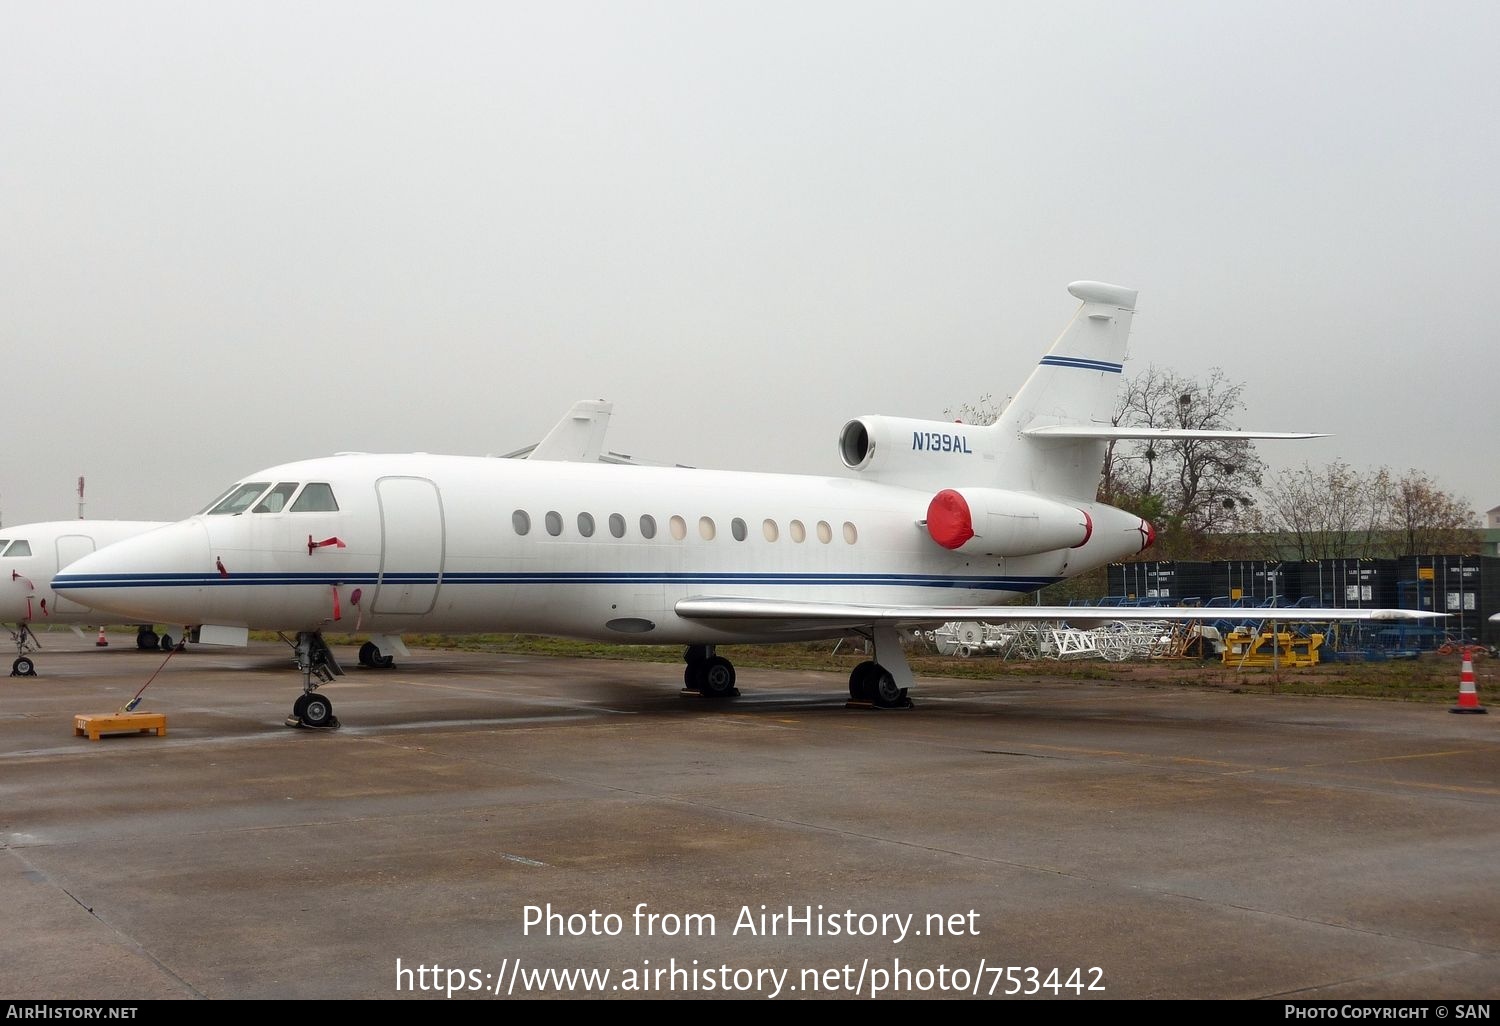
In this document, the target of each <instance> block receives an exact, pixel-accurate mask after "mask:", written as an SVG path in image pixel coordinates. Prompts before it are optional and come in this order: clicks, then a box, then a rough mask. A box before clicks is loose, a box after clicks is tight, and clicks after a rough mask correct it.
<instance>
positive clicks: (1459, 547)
mask: <svg viewBox="0 0 1500 1026" xmlns="http://www.w3.org/2000/svg"><path fill="white" fill-rule="evenodd" d="M1383 473H1384V474H1385V482H1384V489H1383V492H1384V494H1383V499H1384V503H1383V505H1384V513H1385V517H1384V520H1385V524H1384V525H1383V526H1384V527H1385V528H1386V530H1385V531H1383V532H1382V533H1381V535H1380V537H1381V539H1382V541H1383V543H1384V544H1383V546H1382V547H1383V548H1384V549H1385V551H1384V552H1383V553H1379V554H1382V555H1389V556H1425V555H1429V554H1434V553H1444V554H1459V553H1468V552H1476V551H1478V546H1479V533H1478V531H1477V529H1476V527H1475V524H1474V514H1473V513H1472V512H1471V510H1470V508H1469V503H1468V500H1467V499H1462V498H1457V497H1455V496H1452V495H1449V494H1448V493H1447V492H1445V491H1443V490H1442V489H1441V488H1439V487H1438V486H1437V483H1436V482H1434V481H1433V480H1432V478H1431V477H1429V476H1428V475H1427V474H1424V473H1422V472H1421V471H1420V470H1415V469H1412V470H1408V471H1407V472H1406V473H1405V474H1404V475H1402V476H1401V477H1399V478H1393V477H1391V476H1390V473H1389V471H1383Z"/></svg>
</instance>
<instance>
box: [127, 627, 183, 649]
mask: <svg viewBox="0 0 1500 1026" xmlns="http://www.w3.org/2000/svg"><path fill="white" fill-rule="evenodd" d="M176 644H177V639H175V638H173V637H172V635H170V634H168V633H167V632H166V631H162V632H161V637H157V636H156V631H154V630H152V629H151V625H150V624H141V625H140V626H139V627H137V628H136V629H135V647H136V648H138V649H140V650H141V651H142V652H153V651H155V650H157V649H160V650H161V651H163V652H170V651H172V649H173V647H174V646H176Z"/></svg>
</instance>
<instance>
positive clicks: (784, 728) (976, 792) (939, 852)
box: [0, 634, 1500, 1000]
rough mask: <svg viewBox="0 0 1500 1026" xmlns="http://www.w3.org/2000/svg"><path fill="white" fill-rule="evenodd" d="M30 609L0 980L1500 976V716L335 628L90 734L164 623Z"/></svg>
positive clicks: (1047, 991) (1377, 982) (10, 728)
mask: <svg viewBox="0 0 1500 1026" xmlns="http://www.w3.org/2000/svg"><path fill="white" fill-rule="evenodd" d="M43 643H44V644H45V645H46V646H47V647H46V649H44V650H43V651H42V652H41V653H39V654H38V655H37V665H38V671H39V673H40V674H41V675H40V676H38V677H36V678H9V679H8V680H7V681H6V682H5V683H3V684H0V689H3V691H0V694H3V696H4V701H3V703H0V889H3V893H4V894H5V895H6V899H7V900H6V904H7V909H6V915H5V928H4V929H3V930H0V998H24V999H33V998H71V999H87V998H115V999H149V998H200V997H207V998H392V997H403V998H416V999H427V1000H432V999H434V998H436V999H438V1000H446V999H447V995H448V993H449V990H450V988H451V989H452V996H453V999H455V1000H457V999H459V998H476V997H478V998H486V999H489V1000H504V999H506V998H507V997H508V998H510V999H518V998H520V997H522V996H526V997H538V996H548V997H568V996H574V997H585V996H589V997H608V998H624V997H630V996H637V995H641V994H645V995H648V996H651V997H690V998H691V997H720V996H725V995H726V994H727V995H728V996H738V997H758V998H766V997H771V996H775V997H777V998H779V999H788V998H807V997H818V996H837V997H853V996H856V994H857V995H858V996H861V997H865V998H868V997H870V996H872V994H873V995H877V996H880V997H939V996H968V997H975V996H978V997H989V996H994V997H997V998H998V997H1002V996H1006V994H1007V992H1008V991H1020V992H1021V993H1022V994H1023V995H1024V994H1025V993H1026V992H1030V993H1031V995H1032V996H1033V997H1038V998H1043V999H1047V1000H1053V999H1068V1000H1073V999H1078V998H1083V999H1089V998H1091V997H1092V998H1185V999H1203V998H1270V999H1284V1000H1295V999H1383V998H1411V999H1418V998H1451V999H1493V998H1496V997H1500V958H1497V952H1500V715H1489V716H1454V715H1450V714H1449V712H1448V710H1447V708H1446V707H1444V706H1419V705H1407V704H1401V703H1393V702H1373V701H1360V700H1349V699H1317V698H1311V699H1310V698H1299V697H1270V696H1267V695H1263V694H1260V695H1256V694H1238V695H1236V694H1225V693H1221V692H1220V693H1200V692H1194V691H1188V690H1183V689H1180V688H1176V687H1152V688H1147V687H1141V686H1137V685H1120V684H1111V683H1107V682H1097V681H1061V680H1038V681H1035V682H1016V681H1013V680H1005V681H1002V682H998V683H982V682H974V681H957V680H940V679H925V680H923V681H922V682H921V685H922V686H921V688H920V690H919V691H918V692H917V693H915V694H914V696H913V697H914V698H915V699H916V701H917V707H916V708H914V709H911V710H906V711H900V712H876V711H870V710H851V709H846V708H845V707H844V700H845V697H846V681H845V679H844V678H843V677H842V676H840V675H836V674H822V673H808V672H777V671H756V670H743V669H742V670H741V672H740V675H739V677H740V680H739V684H740V687H741V688H742V689H743V690H744V692H745V693H744V695H743V696H742V697H741V698H739V699H737V700H733V701H730V702H724V703H714V702H708V701H704V700H701V699H696V698H692V697H685V696H683V695H682V694H680V693H679V688H680V682H681V676H682V674H681V667H680V665H665V664H647V663H626V662H608V661H591V660H571V659H545V658H529V657H516V656H505V655H490V654H476V653H462V652H446V651H444V652H432V651H421V652H416V653H414V654H413V656H412V657H411V658H409V659H401V660H399V661H398V665H397V666H396V667H395V668H393V669H389V670H371V669H361V668H359V667H357V666H355V665H354V663H355V660H354V658H353V654H352V653H351V652H347V651H340V653H339V654H340V657H341V658H343V659H344V660H345V666H346V669H347V670H348V671H349V672H348V674H347V675H346V676H345V677H343V678H341V679H340V680H338V681H337V682H335V683H334V684H333V685H330V686H328V687H327V688H326V689H325V693H326V694H327V695H328V696H329V697H330V698H331V699H332V700H333V702H334V705H335V707H336V710H337V715H338V716H339V718H340V719H341V721H342V724H343V725H342V727H341V728H340V729H339V730H337V731H332V732H317V731H307V730H298V729H292V728H288V727H287V726H285V725H284V722H283V721H284V719H285V717H286V715H287V713H288V711H289V710H290V707H291V704H292V700H293V698H294V697H296V694H297V693H298V689H299V686H300V678H299V677H298V675H297V674H296V673H295V671H294V669H293V668H292V665H291V660H290V652H289V650H287V649H285V648H284V647H282V646H279V645H275V644H256V645H254V646H252V647H251V648H250V649H248V650H244V649H241V650H232V649H229V650H213V649H198V650H190V651H185V652H181V653H178V654H175V655H174V656H173V657H172V659H171V660H170V661H169V662H168V663H167V664H166V666H165V667H164V668H163V669H162V670H161V673H160V675H159V677H158V678H157V679H156V681H155V683H153V684H152V685H151V688H150V689H149V690H148V691H147V692H146V700H145V701H144V702H143V703H142V706H141V708H142V709H143V710H150V711H155V712H160V713H164V714H165V715H166V716H167V721H168V732H167V735H166V736H165V737H160V738H158V737H153V736H149V735H144V734H142V735H127V736H117V737H106V738H104V739H102V740H100V741H90V740H88V739H86V738H81V737H75V736H74V735H73V730H72V725H73V717H74V716H75V715H76V714H80V713H106V712H110V711H113V710H115V709H116V708H118V707H119V706H121V705H123V704H124V703H125V701H126V700H128V699H129V697H130V696H131V695H132V694H133V693H134V692H135V691H136V689H137V688H139V687H140V686H141V684H142V683H144V682H145V680H146V679H147V678H148V677H149V676H150V674H151V673H152V672H153V671H154V670H156V669H157V668H158V666H159V665H160V664H161V662H162V656H161V654H159V653H157V654H152V653H141V652H137V651H135V649H134V645H133V636H130V635H126V634H119V635H113V636H112V637H111V644H110V646H109V647H108V648H97V647H96V646H94V645H93V644H92V641H91V640H90V641H83V640H80V639H77V638H74V637H72V636H71V635H60V634H45V635H43ZM1456 692H1457V680H1456V679H1455V695H1456ZM1486 697H1489V696H1483V695H1482V696H1481V699H1484V698H1486ZM762 906H764V909H762ZM638 910H639V914H637V911H638ZM549 911H550V915H549ZM653 915H654V916H655V917H656V918H654V919H653V918H652V916H653ZM777 916H779V918H773V917H777ZM611 917H617V918H611ZM563 971H567V972H573V971H584V972H586V973H589V974H591V975H589V976H586V977H568V978H562V977H560V976H559V975H558V973H560V972H563ZM606 972H607V973H608V975H607V976H606V975H604V974H605V973H606Z"/></svg>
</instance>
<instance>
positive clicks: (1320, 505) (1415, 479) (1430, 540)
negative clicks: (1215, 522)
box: [1253, 460, 1479, 559]
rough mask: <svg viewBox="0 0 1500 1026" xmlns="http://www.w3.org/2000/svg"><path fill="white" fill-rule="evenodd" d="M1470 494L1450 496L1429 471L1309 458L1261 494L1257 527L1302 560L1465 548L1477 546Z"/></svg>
mask: <svg viewBox="0 0 1500 1026" xmlns="http://www.w3.org/2000/svg"><path fill="white" fill-rule="evenodd" d="M1473 521H1474V518H1473V514H1472V513H1471V512H1470V510H1469V503H1468V500H1466V499H1463V498H1458V497H1456V496H1453V495H1449V494H1448V493H1446V492H1444V491H1443V490H1442V489H1440V488H1439V487H1438V486H1437V485H1436V483H1434V482H1433V480H1432V479H1431V478H1430V477H1428V476H1427V475H1426V474H1423V473H1421V472H1420V471H1416V470H1408V471H1407V472H1406V474H1405V475H1404V476H1403V477H1400V478H1397V477H1395V476H1394V475H1393V474H1392V472H1391V471H1390V469H1389V468H1387V467H1379V468H1377V469H1374V470H1370V471H1366V472H1364V473H1360V472H1359V471H1356V470H1353V469H1352V468H1350V466H1349V465H1348V464H1347V463H1344V462H1342V461H1337V460H1336V461H1334V462H1333V463H1330V464H1328V465H1327V466H1325V467H1312V466H1309V465H1308V464H1306V463H1304V464H1303V465H1302V467H1301V468H1300V469H1298V470H1294V471H1288V472H1285V473H1282V474H1280V475H1278V476H1277V477H1275V478H1274V479H1273V480H1272V481H1271V482H1270V483H1269V484H1267V485H1266V486H1265V488H1264V489H1263V490H1262V493H1261V504H1260V506H1259V509H1258V510H1257V514H1256V516H1255V518H1254V524H1253V526H1254V528H1255V530H1257V531H1259V532H1262V533H1264V534H1267V535H1271V534H1274V535H1277V536H1279V537H1278V538H1277V540H1276V542H1274V543H1273V544H1272V548H1273V549H1274V550H1276V551H1275V552H1274V553H1273V554H1275V555H1281V554H1282V553H1283V552H1284V551H1285V549H1286V548H1287V547H1288V546H1287V545H1286V544H1284V543H1285V542H1289V543H1290V547H1291V548H1293V549H1294V550H1295V554H1296V556H1297V557H1298V558H1300V559H1327V558H1336V557H1355V558H1364V557H1380V556H1416V555H1433V554H1438V553H1444V554H1462V553H1469V552H1476V551H1478V546H1479V536H1478V534H1477V532H1476V530H1475V527H1474V522H1473Z"/></svg>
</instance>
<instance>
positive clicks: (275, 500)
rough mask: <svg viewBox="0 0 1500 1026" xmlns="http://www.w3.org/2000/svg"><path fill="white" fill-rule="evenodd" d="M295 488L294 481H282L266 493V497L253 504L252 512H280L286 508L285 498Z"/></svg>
mask: <svg viewBox="0 0 1500 1026" xmlns="http://www.w3.org/2000/svg"><path fill="white" fill-rule="evenodd" d="M296 490H297V482H296V481H283V482H281V483H280V484H279V485H277V486H276V487H275V488H272V489H271V490H270V491H269V492H267V493H266V497H265V498H264V499H261V500H260V501H259V502H257V503H256V504H255V508H254V509H253V510H251V511H250V512H252V513H280V512H281V511H282V510H284V509H286V504H287V500H288V499H290V498H291V497H292V493H293V492H295V491H296Z"/></svg>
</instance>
